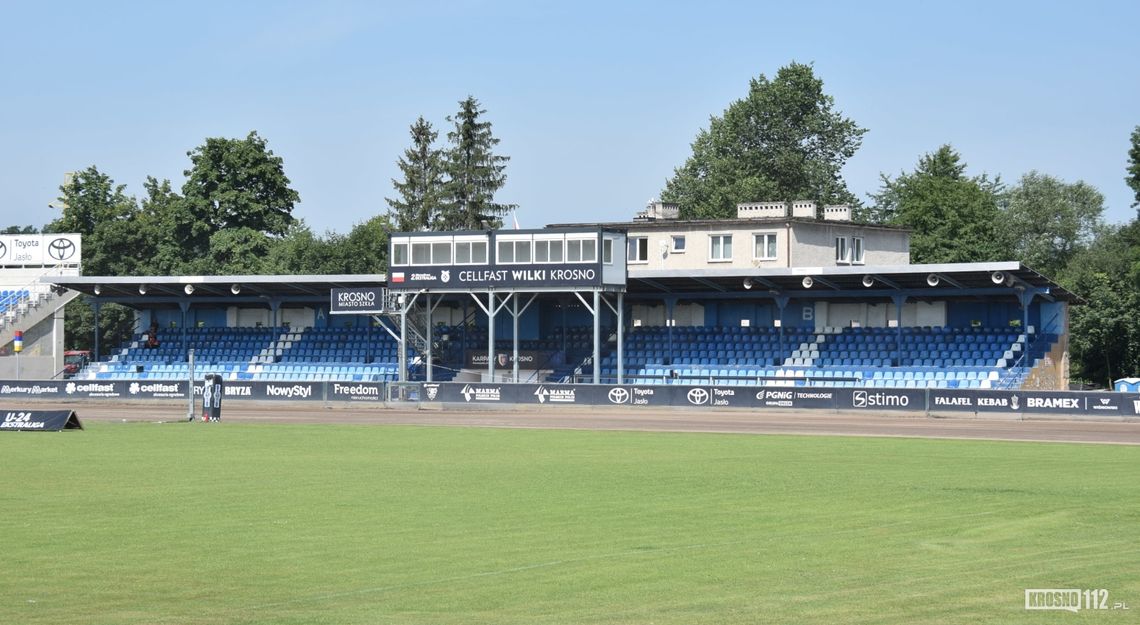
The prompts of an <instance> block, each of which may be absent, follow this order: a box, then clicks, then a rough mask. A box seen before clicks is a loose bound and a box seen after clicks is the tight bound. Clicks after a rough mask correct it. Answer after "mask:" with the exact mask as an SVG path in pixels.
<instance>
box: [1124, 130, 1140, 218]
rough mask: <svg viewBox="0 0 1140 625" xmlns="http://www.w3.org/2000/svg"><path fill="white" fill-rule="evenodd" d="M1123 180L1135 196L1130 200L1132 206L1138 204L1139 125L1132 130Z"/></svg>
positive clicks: (1139, 182) (1139, 198)
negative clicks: (1134, 199)
mask: <svg viewBox="0 0 1140 625" xmlns="http://www.w3.org/2000/svg"><path fill="white" fill-rule="evenodd" d="M1124 181H1125V182H1127V183H1128V186H1129V187H1131V188H1132V193H1133V196H1134V197H1135V198H1136V201H1135V202H1132V208H1136V207H1137V206H1140V126H1137V127H1136V128H1135V129H1133V130H1132V148H1131V149H1130V150H1128V175H1127V176H1126V177H1125V178H1124Z"/></svg>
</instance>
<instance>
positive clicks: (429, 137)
mask: <svg viewBox="0 0 1140 625" xmlns="http://www.w3.org/2000/svg"><path fill="white" fill-rule="evenodd" d="M410 133H411V135H412V147H410V148H408V149H407V150H404V155H403V156H402V157H400V160H399V161H398V162H397V165H398V166H399V168H400V171H401V172H402V173H403V175H404V179H403V181H399V180H395V179H393V180H392V186H393V187H395V189H396V192H397V193H398V194H399V197H398V198H386V199H387V201H388V205H389V206H390V207H391V208H392V210H391V211H390V213H391V216H392V220H393V221H394V222H395V225H396V229H397V230H399V231H401V232H410V231H418V230H430V229H431V228H432V227H433V225H434V223H435V222H436V221H437V219H438V218H439V212H440V207H441V203H442V201H443V193H444V178H443V173H444V171H443V170H444V167H443V155H442V153H441V150H439V149H438V148H436V147H435V140H436V137H438V136H439V133H437V132H436V131H435V130H433V129H432V127H431V123H430V122H428V121H425V120H424V118H423V117H422V116H421V117H420V118H419V119H417V120H416V123H414V124H412V127H411V129H410Z"/></svg>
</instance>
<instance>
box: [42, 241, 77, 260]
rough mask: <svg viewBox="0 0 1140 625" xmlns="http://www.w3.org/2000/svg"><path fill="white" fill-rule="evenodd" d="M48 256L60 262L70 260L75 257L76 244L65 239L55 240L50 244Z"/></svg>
mask: <svg viewBox="0 0 1140 625" xmlns="http://www.w3.org/2000/svg"><path fill="white" fill-rule="evenodd" d="M48 256H51V257H52V258H54V259H55V260H59V261H63V260H69V259H70V258H71V257H72V256H75V242H74V241H72V240H71V239H65V238H63V237H60V238H58V239H55V240H54V241H52V242H51V243H48Z"/></svg>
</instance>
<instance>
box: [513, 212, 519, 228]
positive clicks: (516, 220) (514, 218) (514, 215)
mask: <svg viewBox="0 0 1140 625" xmlns="http://www.w3.org/2000/svg"><path fill="white" fill-rule="evenodd" d="M511 219H513V220H515V230H519V229H520V228H519V216H518V215H516V214H515V213H511Z"/></svg>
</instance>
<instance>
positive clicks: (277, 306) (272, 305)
mask: <svg viewBox="0 0 1140 625" xmlns="http://www.w3.org/2000/svg"><path fill="white" fill-rule="evenodd" d="M280 310H281V300H279V299H271V300H269V311H270V313H272V314H270V319H269V323H271V324H272V325H273V327H274V328H276V327H278V326H280V325H281V324H280V323H279V321H280V316H279V315H278V313H279V312H280Z"/></svg>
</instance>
